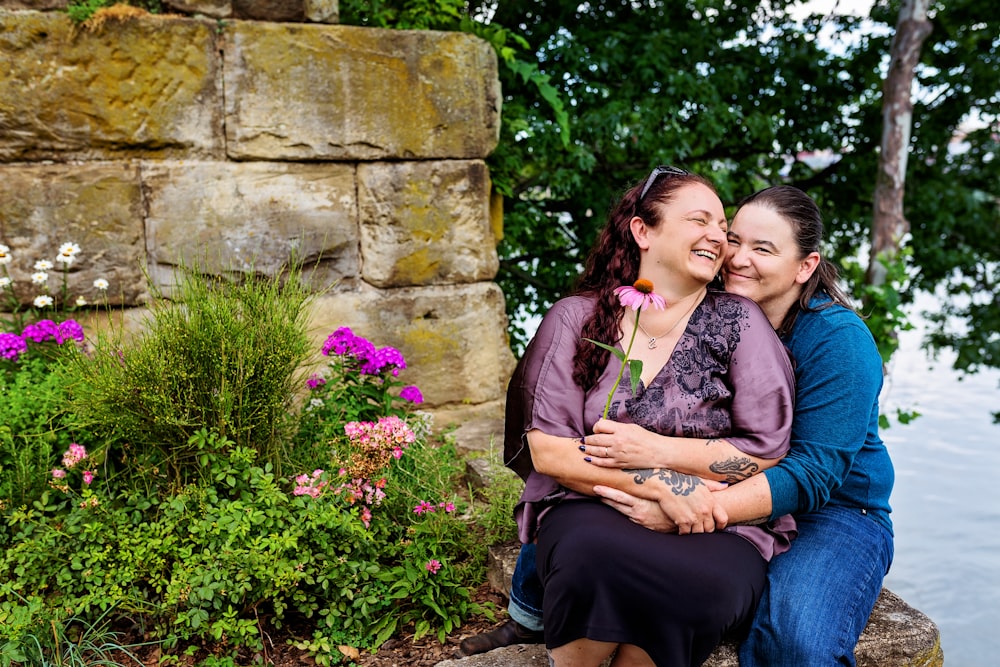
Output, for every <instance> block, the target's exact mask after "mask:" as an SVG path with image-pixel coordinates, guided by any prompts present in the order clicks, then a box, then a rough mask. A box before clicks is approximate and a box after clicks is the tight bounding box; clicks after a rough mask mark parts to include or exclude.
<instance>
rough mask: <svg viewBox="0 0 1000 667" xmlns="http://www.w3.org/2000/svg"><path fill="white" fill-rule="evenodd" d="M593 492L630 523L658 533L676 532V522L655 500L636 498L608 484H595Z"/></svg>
mask: <svg viewBox="0 0 1000 667" xmlns="http://www.w3.org/2000/svg"><path fill="white" fill-rule="evenodd" d="M594 493H596V494H597V495H598V496H600V498H601V502H602V503H604V504H605V505H607V506H608V507H612V508H614V509H616V510H618V511H619V512H621V513H622V514H624V515H625V516H627V517H628V519H629V521H631V522H632V523H637V524H639V525H640V526H642V527H643V528H648V529H650V530H655V531H657V532H659V533H676V532H677V524H675V523H674V522H673V521H671V520H670V517H668V516H667V514H666V512H664V511H663V508H661V507H660V504H659V503H658V502H656V501H655V500H646V499H644V498H637V497H635V496H633V495H629V494H628V493H625V492H624V491H619V490H618V489H613V488H611V487H610V486H595V487H594Z"/></svg>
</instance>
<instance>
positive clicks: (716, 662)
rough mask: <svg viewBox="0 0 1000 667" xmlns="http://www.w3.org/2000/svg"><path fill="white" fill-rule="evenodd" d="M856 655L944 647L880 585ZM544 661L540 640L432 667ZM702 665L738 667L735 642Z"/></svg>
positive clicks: (873, 665)
mask: <svg viewBox="0 0 1000 667" xmlns="http://www.w3.org/2000/svg"><path fill="white" fill-rule="evenodd" d="M519 549H520V545H519V544H517V543H508V544H501V545H497V546H494V547H491V548H490V556H489V572H488V578H489V582H490V585H492V586H493V587H494V588H495V589H496V590H497V591H498V592H499V593H502V594H503V595H504V596H505V597H506V596H508V595H509V593H510V577H511V573H512V572H513V571H514V563H515V562H516V560H517V552H518V550H519ZM854 656H855V658H856V660H857V664H858V667H903V666H904V665H905V666H906V667H943V665H944V652H943V651H942V649H941V635H940V633H939V632H938V629H937V626H936V625H935V624H934V622H933V621H932V620H931V619H930V618H928V617H927V616H926V615H925V614H923V613H921V612H920V611H918V610H916V609H914V608H913V607H911V606H909V605H908V604H906V602H905V601H903V599H902V598H900V597H899V596H898V595H896V594H895V593H893V592H892V591H890V590H888V589H885V588H883V589H882V594H881V596H880V597H879V599H878V602H876V604H875V609H874V610H873V611H872V615H871V618H870V619H869V620H868V626H867V627H866V628H865V631H864V632H863V633H862V634H861V638H860V640H859V641H858V645H857V647H856V648H855V651H854ZM533 665H548V658H547V657H546V654H545V647H544V646H543V645H541V644H531V645H527V644H526V645H518V646H508V647H505V648H502V649H497V650H495V651H490V652H488V653H483V654H480V655H474V656H470V657H467V658H455V659H451V660H445V661H443V662H439V663H437V665H436V666H435V667H501V666H503V667H530V666H533ZM705 667H739V658H738V657H737V655H736V643H735V642H727V643H725V644H723V645H722V646H720V647H719V648H717V649H716V650H715V652H714V653H712V655H711V657H709V659H708V661H707V662H706V663H705Z"/></svg>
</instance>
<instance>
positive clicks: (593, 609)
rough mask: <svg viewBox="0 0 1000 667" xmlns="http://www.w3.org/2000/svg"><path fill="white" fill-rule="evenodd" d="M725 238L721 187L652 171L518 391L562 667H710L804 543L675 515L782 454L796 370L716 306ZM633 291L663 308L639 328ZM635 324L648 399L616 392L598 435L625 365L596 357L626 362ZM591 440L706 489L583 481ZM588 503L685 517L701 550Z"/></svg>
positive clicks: (635, 480) (518, 456) (625, 202)
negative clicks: (613, 444) (646, 290)
mask: <svg viewBox="0 0 1000 667" xmlns="http://www.w3.org/2000/svg"><path fill="white" fill-rule="evenodd" d="M726 230H727V225H726V218H725V213H724V211H723V207H722V202H721V201H720V199H719V197H718V195H717V194H716V192H715V190H714V188H713V187H712V186H711V184H710V183H708V182H707V181H706V180H705V179H703V178H701V177H700V176H697V175H694V174H690V173H688V172H685V171H682V170H679V169H676V168H673V167H658V168H657V169H655V170H654V171H653V172H652V173H651V174H650V176H649V177H648V178H647V179H646V181H645V182H644V183H643V184H642V185H641V186H638V185H637V186H636V187H634V188H632V189H630V190H629V191H628V192H627V193H626V194H625V196H624V197H623V199H622V200H621V201H620V202H619V203H618V204H617V205H616V206H615V207H614V208H613V209H612V211H611V213H610V216H609V220H608V223H607V225H606V226H605V228H604V230H603V231H602V233H601V235H600V238H599V239H598V242H597V245H596V247H595V249H594V251H593V252H592V253H591V256H590V258H589V259H588V262H587V268H586V270H585V272H584V275H583V276H582V278H581V283H580V287H579V289H578V290H577V292H576V293H575V294H574V295H573V296H570V297H568V298H566V299H563V300H561V301H559V302H558V303H556V304H555V305H554V306H553V307H552V309H551V310H550V311H549V312H548V314H547V315H546V316H545V318H544V319H543V321H542V323H541V325H540V326H539V329H538V332H537V334H536V335H535V337H534V338H533V340H532V342H531V343H530V344H529V346H528V348H527V350H526V351H525V354H524V356H523V357H522V359H521V362H520V363H519V364H518V368H517V370H516V371H515V373H514V377H513V378H512V379H511V385H510V387H509V389H508V403H507V412H508V414H507V423H508V428H507V434H506V442H505V459H506V460H507V461H508V462H509V465H511V467H513V468H514V469H515V470H517V471H518V472H519V473H520V474H521V475H522V477H525V478H526V484H525V490H524V493H523V494H522V497H521V500H520V502H519V504H518V507H517V509H516V518H517V521H518V528H519V532H520V536H521V539H522V541H524V542H525V543H529V542H537V565H538V571H539V574H540V576H541V579H542V582H543V585H544V588H545V597H544V618H545V640H546V644H547V646H548V648H549V650H550V654H551V656H552V659H553V661H554V663H555V664H556V665H557V666H559V667H563V666H570V665H573V666H576V665H581V666H585V665H594V666H595V667H596V665H599V664H600V662H601V661H602V660H604V659H605V658H607V657H608V656H609V655H611V654H612V653H613V652H615V658H614V662H613V665H615V666H617V667H622V666H625V665H672V666H673V665H699V664H701V663H702V662H703V661H704V660H705V659H706V658H707V657H708V655H709V654H710V653H711V651H712V650H713V649H714V648H715V647H716V646H717V645H718V644H719V642H720V641H721V640H722V638H723V636H724V635H725V634H727V633H729V632H738V631H741V630H743V629H744V628H745V626H746V624H747V623H748V622H749V619H750V617H751V614H752V612H753V610H754V607H755V605H756V603H757V600H758V599H759V597H760V595H761V591H762V590H763V587H764V582H765V578H766V567H767V561H768V560H769V559H770V558H771V556H773V555H774V554H776V553H780V552H782V551H784V550H785V549H787V548H788V544H789V540H790V539H791V537H792V536H793V535H794V522H793V521H792V520H791V518H790V517H781V518H780V519H778V520H776V521H773V522H771V523H770V524H768V525H764V526H741V527H734V528H727V529H726V530H724V531H718V532H712V531H713V529H714V522H713V521H712V520H711V519H708V520H704V519H700V518H696V517H697V516H698V513H697V512H696V511H692V510H691V509H690V508H688V507H687V505H686V504H685V503H683V502H680V501H681V500H683V499H690V495H691V493H692V492H693V491H694V490H696V489H697V488H698V487H699V486H702V485H704V484H710V483H711V482H710V481H708V480H719V481H737V480H739V479H743V478H745V477H747V476H749V475H750V474H753V473H754V472H758V471H760V470H763V469H765V468H768V467H771V466H773V465H774V464H776V463H777V462H778V460H780V458H781V457H782V456H784V454H785V453H786V452H787V450H788V440H789V434H790V428H791V422H792V409H793V405H792V401H793V394H794V390H793V375H792V369H791V365H790V363H789V359H788V356H787V353H786V352H785V349H784V348H783V346H782V345H781V343H780V341H779V340H778V338H777V336H776V335H775V333H774V330H773V328H772V327H771V326H770V323H769V322H768V320H767V318H766V317H765V316H764V314H763V313H762V312H761V311H760V309H759V308H758V307H757V306H756V305H755V304H754V303H753V302H752V301H750V300H748V299H746V298H743V297H740V296H737V295H732V294H726V293H724V292H719V291H714V290H711V289H709V288H708V284H709V283H710V282H711V281H712V279H713V278H714V277H715V276H716V275H717V273H718V272H719V269H720V268H721V265H722V260H723V258H724V254H725V244H726ZM637 279H645V280H647V281H649V282H651V283H652V284H653V286H654V290H655V293H656V294H657V295H659V296H660V297H662V298H663V299H664V300H665V301H666V304H667V307H666V308H665V309H664V310H653V309H647V310H644V311H642V313H641V315H640V317H639V320H638V322H637V321H636V319H635V318H634V317H631V316H629V317H626V316H624V315H625V312H626V311H625V309H624V308H623V307H622V305H621V303H620V301H619V299H618V297H617V296H616V295H615V292H614V290H615V289H616V288H618V287H621V286H623V285H631V284H633V283H634V282H635V281H636V280H637ZM628 312H631V311H628ZM636 324H637V325H638V328H639V331H638V332H635V333H637V336H636V342H637V343H638V344H636V345H634V346H633V348H632V350H631V353H630V358H632V359H638V360H641V361H642V362H643V366H642V374H641V382H640V384H639V386H638V388H637V390H636V393H635V395H633V394H632V390H631V387H630V385H629V382H627V381H625V382H622V383H621V385H620V386H619V387H618V389H617V390H616V392H615V394H614V396H613V397H612V401H611V409H610V412H609V418H608V419H601V415H602V412H603V410H604V407H605V402H606V401H607V399H608V395H609V391H611V389H612V387H613V385H614V384H615V378H616V377H617V376H618V374H619V370H620V369H621V362H620V361H619V360H618V358H617V357H615V356H613V355H611V354H610V353H609V352H608V351H607V350H604V349H602V348H601V347H599V346H596V345H594V344H593V343H591V342H588V341H587V340H586V339H591V340H596V341H600V342H602V343H604V344H607V345H612V346H614V345H619V346H621V347H622V349H624V348H625V345H626V344H625V343H624V341H628V340H631V339H632V336H633V333H634V331H633V328H634V327H635V326H636ZM518 423H520V424H522V425H523V428H522V429H521V431H520V432H517V429H516V427H515V428H511V425H512V424H518ZM595 432H600V433H610V432H616V433H619V434H621V435H624V436H626V437H627V438H633V439H634V440H635V441H636V442H640V441H641V442H642V444H643V446H644V447H649V446H650V445H651V444H652V445H654V446H656V447H660V448H669V450H670V451H672V452H673V454H672V458H674V459H675V460H684V461H685V462H686V463H687V465H686V466H685V469H689V470H696V471H697V472H698V475H697V476H696V475H688V474H680V473H677V472H674V471H672V470H667V469H663V468H657V469H653V468H649V469H629V470H616V469H610V468H602V467H598V466H593V465H590V464H589V463H588V462H587V460H586V459H585V457H584V454H587V453H588V452H587V447H586V440H585V438H586V436H588V435H590V434H593V433H595ZM581 450H582V451H583V454H581ZM595 485H603V486H610V487H614V488H618V489H620V490H622V491H626V492H628V493H630V494H632V495H634V496H638V497H641V498H647V499H650V500H656V501H657V502H658V503H660V504H661V505H662V506H663V507H670V508H672V509H674V510H676V509H677V508H678V507H682V506H683V507H685V510H684V512H687V514H686V515H685V514H684V513H683V512H682V513H681V514H679V517H680V518H679V520H678V522H677V523H678V525H679V528H680V532H681V533H698V534H696V535H685V536H684V537H681V536H680V535H678V534H666V533H657V532H654V531H650V530H647V529H646V528H643V527H641V526H639V525H637V524H634V523H632V522H630V520H629V519H628V517H626V516H625V515H623V514H621V513H620V512H618V511H616V510H614V509H612V508H610V507H608V506H607V505H605V504H603V503H601V502H599V499H596V498H594V497H593V488H594V486H595ZM675 515H676V514H675ZM685 516H688V517H689V519H688V520H685V518H684V517H685ZM719 520H720V523H724V522H725V518H724V517H719Z"/></svg>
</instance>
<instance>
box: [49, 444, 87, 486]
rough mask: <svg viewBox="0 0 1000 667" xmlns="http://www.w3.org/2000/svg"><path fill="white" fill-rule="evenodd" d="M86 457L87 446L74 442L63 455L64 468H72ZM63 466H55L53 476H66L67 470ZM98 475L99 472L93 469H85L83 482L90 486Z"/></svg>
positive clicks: (61, 477)
mask: <svg viewBox="0 0 1000 667" xmlns="http://www.w3.org/2000/svg"><path fill="white" fill-rule="evenodd" d="M86 458H87V449H86V447H84V446H83V445H79V444H77V443H75V442H74V443H72V444H71V445H70V446H69V449H67V450H66V451H65V452H63V457H62V464H63V468H65V469H66V470H72V469H73V468H75V467H76V464H78V463H79V462H80V461H83V460H84V459H86ZM63 468H53V469H52V477H53V478H55V479H63V478H65V477H66V470H63ZM96 476H97V473H96V472H94V471H93V470H84V471H83V483H84V484H86V485H88V486H89V485H90V484H91V483H92V482H93V481H94V477H96Z"/></svg>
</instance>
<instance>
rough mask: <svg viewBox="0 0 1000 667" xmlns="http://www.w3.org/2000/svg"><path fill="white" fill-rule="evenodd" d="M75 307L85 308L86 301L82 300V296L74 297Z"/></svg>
mask: <svg viewBox="0 0 1000 667" xmlns="http://www.w3.org/2000/svg"><path fill="white" fill-rule="evenodd" d="M76 305H78V306H86V305H87V300H86V299H84V298H83V297H82V296H78V297H76Z"/></svg>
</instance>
